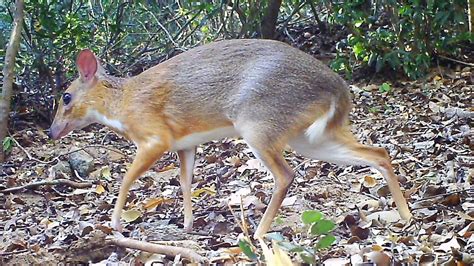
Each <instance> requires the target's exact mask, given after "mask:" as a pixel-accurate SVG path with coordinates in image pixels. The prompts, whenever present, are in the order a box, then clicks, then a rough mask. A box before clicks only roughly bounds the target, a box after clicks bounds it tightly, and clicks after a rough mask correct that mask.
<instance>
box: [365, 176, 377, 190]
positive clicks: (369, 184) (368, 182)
mask: <svg viewBox="0 0 474 266" xmlns="http://www.w3.org/2000/svg"><path fill="white" fill-rule="evenodd" d="M363 184H364V187H368V188H371V187H375V186H376V185H377V184H378V182H377V180H375V178H373V177H372V176H369V175H366V176H364V183H363Z"/></svg>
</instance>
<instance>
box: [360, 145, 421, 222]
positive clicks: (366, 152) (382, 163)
mask: <svg viewBox="0 0 474 266" xmlns="http://www.w3.org/2000/svg"><path fill="white" fill-rule="evenodd" d="M351 150H352V151H353V152H354V154H355V155H356V156H358V157H360V158H361V159H363V160H365V161H366V164H368V165H370V166H373V167H374V168H375V169H377V170H378V171H379V172H380V173H382V175H383V176H384V178H385V180H386V181H387V184H388V188H389V190H390V193H392V197H393V201H394V202H395V205H397V208H398V212H399V213H400V217H402V218H403V219H405V220H409V219H410V218H411V217H412V215H411V212H410V209H409V208H408V204H407V201H406V199H405V197H404V196H403V193H402V191H401V189H400V184H399V183H398V178H397V175H395V172H394V171H393V168H392V164H391V162H390V157H389V155H388V153H387V151H386V150H385V149H384V148H378V147H370V146H365V145H361V144H358V145H354V146H353V147H352V148H351Z"/></svg>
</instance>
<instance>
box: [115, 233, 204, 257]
mask: <svg viewBox="0 0 474 266" xmlns="http://www.w3.org/2000/svg"><path fill="white" fill-rule="evenodd" d="M108 240H109V242H110V243H111V244H113V245H116V246H119V247H124V248H131V249H138V250H142V251H146V252H150V253H155V254H163V255H166V256H170V257H176V256H178V255H179V256H181V257H183V258H186V259H189V260H190V261H192V262H205V261H207V259H206V258H204V257H202V256H201V255H199V254H198V253H197V252H196V251H194V250H192V249H189V248H183V247H174V246H166V245H159V244H154V243H150V242H144V241H139V240H135V239H130V238H125V237H113V238H111V239H108Z"/></svg>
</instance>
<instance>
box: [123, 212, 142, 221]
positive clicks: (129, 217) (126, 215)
mask: <svg viewBox="0 0 474 266" xmlns="http://www.w3.org/2000/svg"><path fill="white" fill-rule="evenodd" d="M141 216H142V213H141V212H140V211H139V210H136V209H131V210H126V211H123V212H122V219H123V220H125V222H127V223H130V222H133V221H135V220H136V219H138V218H140V217H141Z"/></svg>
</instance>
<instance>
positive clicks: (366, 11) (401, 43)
mask: <svg viewBox="0 0 474 266" xmlns="http://www.w3.org/2000/svg"><path fill="white" fill-rule="evenodd" d="M466 3H467V2H466V1H465V0H448V1H446V0H428V1H419V0H413V1H408V2H407V1H395V0H391V1H382V2H373V4H372V5H371V4H370V2H367V1H362V0H353V1H337V2H336V1H333V15H332V17H331V18H330V21H332V22H333V23H337V24H342V25H346V26H347V27H348V28H349V29H350V32H351V33H350V34H349V35H348V36H347V38H346V39H344V40H342V41H341V42H340V43H339V44H338V47H337V48H338V56H337V58H336V60H335V61H334V62H333V64H332V67H333V68H334V69H336V70H343V71H346V72H350V71H351V68H352V66H353V65H351V64H350V61H351V60H352V61H353V62H357V63H359V62H360V63H362V64H363V65H367V66H370V67H373V68H374V69H375V71H376V72H379V71H381V70H382V69H385V68H387V67H389V68H392V69H394V70H402V71H403V72H404V73H405V74H406V75H407V76H408V77H410V78H418V77H420V76H422V75H423V74H424V73H426V71H427V70H428V68H429V67H430V65H431V62H432V58H433V56H434V55H435V54H450V55H451V54H454V55H456V54H458V53H459V52H460V48H459V44H460V43H462V42H471V43H472V41H473V40H474V39H473V36H472V34H470V33H469V32H468V29H467V16H466V10H467V6H466ZM347 52H349V53H347Z"/></svg>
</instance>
